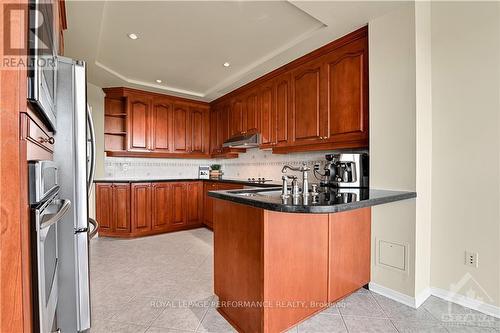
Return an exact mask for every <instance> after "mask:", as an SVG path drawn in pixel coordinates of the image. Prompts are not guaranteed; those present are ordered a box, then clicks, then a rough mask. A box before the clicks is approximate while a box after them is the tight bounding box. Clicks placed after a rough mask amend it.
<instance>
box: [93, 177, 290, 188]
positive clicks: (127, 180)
mask: <svg viewBox="0 0 500 333" xmlns="http://www.w3.org/2000/svg"><path fill="white" fill-rule="evenodd" d="M200 180H202V181H204V182H219V183H232V184H241V185H244V186H254V187H276V186H281V184H280V183H277V182H273V181H268V182H265V183H259V182H251V181H248V179H239V178H211V179H199V178H99V179H95V180H94V183H151V182H155V183H157V182H158V183H163V182H195V181H200Z"/></svg>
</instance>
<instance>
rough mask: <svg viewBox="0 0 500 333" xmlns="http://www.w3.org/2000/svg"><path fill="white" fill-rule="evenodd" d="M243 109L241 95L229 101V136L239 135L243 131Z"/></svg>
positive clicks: (243, 103) (243, 104)
mask: <svg viewBox="0 0 500 333" xmlns="http://www.w3.org/2000/svg"><path fill="white" fill-rule="evenodd" d="M244 109H245V102H244V100H243V97H242V96H237V97H236V98H235V99H234V100H232V101H231V112H230V114H229V136H230V137H232V136H236V135H240V134H241V133H242V132H243V116H244V114H243V113H244V111H243V110H244ZM245 115H246V113H245Z"/></svg>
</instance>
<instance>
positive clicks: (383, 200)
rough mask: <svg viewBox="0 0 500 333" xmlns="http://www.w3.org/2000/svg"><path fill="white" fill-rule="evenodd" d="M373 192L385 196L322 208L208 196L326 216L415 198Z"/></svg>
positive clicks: (225, 193)
mask: <svg viewBox="0 0 500 333" xmlns="http://www.w3.org/2000/svg"><path fill="white" fill-rule="evenodd" d="M371 190H374V191H387V195H385V196H382V197H377V198H373V199H366V200H362V201H356V202H351V203H344V204H334V205H328V206H327V205H323V206H311V205H297V206H293V205H285V204H279V203H275V202H264V201H258V200H252V199H249V198H248V197H243V196H237V195H234V194H231V191H210V192H208V196H210V197H213V198H216V199H221V200H227V201H231V202H234V203H239V204H243V205H249V206H253V207H257V208H262V209H265V210H271V211H275V212H282V213H310V214H327V213H339V212H344V211H348V210H353V209H359V208H365V207H371V206H376V205H382V204H387V203H391V202H396V201H401V200H406V199H412V198H416V197H417V193H416V192H406V191H391V190H377V189H371Z"/></svg>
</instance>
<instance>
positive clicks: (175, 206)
mask: <svg viewBox="0 0 500 333" xmlns="http://www.w3.org/2000/svg"><path fill="white" fill-rule="evenodd" d="M186 201H187V191H186V183H170V211H171V221H170V222H171V225H172V226H175V227H178V226H184V225H185V224H186V208H187V206H186Z"/></svg>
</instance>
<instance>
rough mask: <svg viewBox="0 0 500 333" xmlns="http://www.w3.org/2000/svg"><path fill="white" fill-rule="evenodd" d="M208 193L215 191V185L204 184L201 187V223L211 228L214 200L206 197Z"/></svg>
mask: <svg viewBox="0 0 500 333" xmlns="http://www.w3.org/2000/svg"><path fill="white" fill-rule="evenodd" d="M209 191H217V183H204V185H203V223H204V224H205V225H206V226H208V227H210V228H213V225H214V223H213V204H214V200H213V199H212V198H211V197H209V196H208V192H209Z"/></svg>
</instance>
